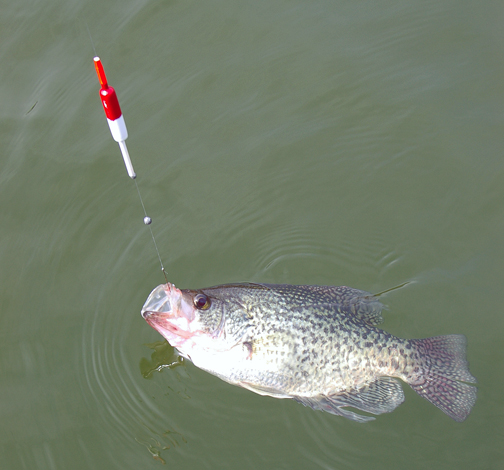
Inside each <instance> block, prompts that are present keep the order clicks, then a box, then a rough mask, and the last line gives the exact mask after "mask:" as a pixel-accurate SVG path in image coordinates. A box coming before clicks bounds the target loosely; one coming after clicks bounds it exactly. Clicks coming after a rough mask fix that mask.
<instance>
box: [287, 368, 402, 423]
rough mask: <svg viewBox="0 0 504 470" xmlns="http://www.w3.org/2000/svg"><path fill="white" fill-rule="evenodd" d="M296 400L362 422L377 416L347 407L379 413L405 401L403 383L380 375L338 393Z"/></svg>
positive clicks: (390, 409)
mask: <svg viewBox="0 0 504 470" xmlns="http://www.w3.org/2000/svg"><path fill="white" fill-rule="evenodd" d="M294 398H295V400H296V401H298V402H300V403H303V405H305V406H310V407H311V408H313V409H315V410H322V411H327V412H328V413H332V414H335V415H339V416H344V417H345V418H348V419H351V420H354V421H358V422H361V423H364V422H367V421H371V420H373V419H375V418H373V417H371V416H363V415H360V414H357V413H354V412H353V411H350V410H348V409H346V407H352V408H355V409H357V410H360V411H364V412H367V413H371V414H375V415H379V414H382V413H390V412H391V411H393V410H394V409H395V408H397V407H398V406H399V405H400V404H401V403H402V402H403V401H404V393H403V391H402V387H401V384H400V383H399V382H398V381H397V380H396V379H393V378H391V377H379V378H378V379H376V380H375V381H374V382H371V383H370V384H368V385H366V386H364V387H362V388H359V389H357V390H351V391H346V392H341V393H338V394H334V395H330V396H325V395H318V396H314V397H294Z"/></svg>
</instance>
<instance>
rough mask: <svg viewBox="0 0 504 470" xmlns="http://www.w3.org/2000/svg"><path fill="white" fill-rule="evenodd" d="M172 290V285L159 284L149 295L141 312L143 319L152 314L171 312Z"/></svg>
mask: <svg viewBox="0 0 504 470" xmlns="http://www.w3.org/2000/svg"><path fill="white" fill-rule="evenodd" d="M172 288H175V286H174V285H173V284H170V283H168V284H161V285H159V286H157V287H156V288H155V289H154V290H153V291H152V292H151V293H150V295H149V297H148V298H147V300H146V302H145V304H144V305H143V307H142V311H141V314H142V317H143V318H144V319H147V317H148V316H150V315H151V314H152V313H170V312H171V311H172V304H171V291H172Z"/></svg>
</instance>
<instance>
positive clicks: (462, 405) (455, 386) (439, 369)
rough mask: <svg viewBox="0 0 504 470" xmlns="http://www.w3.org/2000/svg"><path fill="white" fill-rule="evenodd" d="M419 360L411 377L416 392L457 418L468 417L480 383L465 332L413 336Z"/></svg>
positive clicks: (410, 382)
mask: <svg viewBox="0 0 504 470" xmlns="http://www.w3.org/2000/svg"><path fill="white" fill-rule="evenodd" d="M412 342H413V343H414V344H415V345H416V351H417V354H418V363H417V364H416V366H418V367H415V368H414V370H413V371H412V372H411V373H410V374H409V376H408V378H407V380H408V384H409V385H410V386H411V388H412V389H413V390H415V392H417V393H418V394H419V395H420V396H422V397H424V398H426V399H427V400H429V401H430V402H431V403H432V404H433V405H435V406H437V407H438V408H439V409H440V410H442V411H443V412H444V413H446V414H447V415H448V416H449V417H450V418H452V419H454V420H455V421H459V422H461V421H464V420H465V419H466V418H467V416H468V415H469V413H470V412H471V408H472V407H473V405H474V403H475V402H476V391H477V389H476V387H474V386H473V385H469V384H466V383H463V382H472V383H476V379H475V378H474V377H473V376H472V375H471V373H470V372H469V368H468V363H467V360H466V338H465V336H463V335H447V336H435V337H433V338H425V339H417V340H412Z"/></svg>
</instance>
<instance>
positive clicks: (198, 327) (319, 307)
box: [141, 282, 477, 423]
mask: <svg viewBox="0 0 504 470" xmlns="http://www.w3.org/2000/svg"><path fill="white" fill-rule="evenodd" d="M383 307H384V306H383V305H382V303H381V302H380V301H379V300H378V298H377V296H375V295H373V294H370V293H369V292H365V291H362V290H358V289H354V288H351V287H346V286H315V285H288V284H259V283H240V284H226V285H219V286H214V287H209V288H204V289H196V290H192V289H178V288H177V287H175V285H174V284H171V283H169V282H168V283H167V284H161V285H159V286H158V287H156V288H155V289H154V290H153V291H152V292H151V294H150V295H149V297H148V299H147V301H146V302H145V304H144V306H143V308H142V311H141V314H142V317H143V318H144V319H145V320H146V321H147V323H148V324H149V325H150V326H151V327H153V328H154V329H155V330H157V331H158V332H159V333H160V334H161V335H162V336H163V337H164V338H165V339H166V340H167V341H168V342H169V343H170V345H171V346H173V347H174V348H176V350H177V351H178V352H179V354H180V355H181V356H183V357H185V358H186V359H189V360H190V361H191V362H192V363H193V364H194V365H195V366H196V367H198V368H200V369H202V370H205V371H207V372H209V373H210V374H213V375H215V376H217V377H219V378H220V379H222V380H224V381H226V382H228V383H230V384H233V385H237V386H240V387H243V388H245V389H248V390H250V391H252V392H255V393H258V394H259V395H266V396H271V397H275V398H288V399H293V400H295V401H297V402H299V403H302V404H303V405H305V406H307V407H311V408H313V409H315V410H322V411H325V412H329V413H332V414H334V415H339V416H343V417H345V418H348V419H351V420H353V421H357V422H360V423H363V422H367V421H370V420H373V419H375V418H374V417H373V416H370V415H380V414H382V413H389V412H391V411H393V410H394V409H395V408H397V407H398V406H399V405H400V404H401V403H402V402H403V401H404V392H403V389H402V386H401V382H400V381H399V380H398V379H400V380H402V381H404V382H406V383H407V384H408V385H409V386H410V387H411V388H412V389H413V390H414V391H415V392H416V393H418V394H419V395H420V396H421V397H423V398H425V399H427V400H428V401H429V402H431V403H432V404H433V405H435V406H437V407H438V408H439V409H440V410H441V411H443V412H444V413H446V414H447V415H448V416H449V417H450V418H452V419H454V420H455V421H458V422H462V421H464V420H465V419H466V418H467V416H468V415H469V413H470V411H471V409H472V407H473V406H474V404H475V402H476V392H477V387H476V386H475V385H473V384H476V382H477V381H476V378H475V377H473V376H472V375H471V373H470V372H469V368H468V362H467V359H466V338H465V336H463V335H458V334H452V335H445V336H435V337H431V338H424V339H402V338H399V337H397V336H394V335H392V334H389V333H387V332H386V331H384V330H382V329H380V328H378V325H379V324H381V323H382V322H383V317H382V315H381V312H382V309H383Z"/></svg>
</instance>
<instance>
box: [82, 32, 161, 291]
mask: <svg viewBox="0 0 504 470" xmlns="http://www.w3.org/2000/svg"><path fill="white" fill-rule="evenodd" d="M86 28H87V31H88V34H89V39H91V44H92V46H93V51H94V52H95V57H94V59H93V60H94V65H95V69H96V74H97V75H98V80H99V82H100V85H101V88H100V98H101V101H102V104H103V109H104V111H105V116H106V117H107V122H108V125H109V128H110V133H111V134H112V138H113V139H114V140H115V141H116V142H117V143H118V144H119V148H120V150H121V154H122V157H123V160H124V164H125V166H126V171H127V172H128V176H129V177H130V178H131V179H132V180H133V181H134V182H135V187H136V190H137V193H138V197H139V199H140V203H141V204H142V209H143V212H144V219H143V222H144V224H145V225H147V227H148V228H149V232H150V234H151V237H152V241H153V243H154V248H155V249H156V254H157V257H158V259H159V264H160V265H161V271H162V272H163V275H164V278H165V280H166V283H168V278H167V277H166V271H165V268H164V265H163V261H162V259H161V255H160V254H159V249H158V246H157V243H156V238H155V237H154V232H153V231H152V227H151V224H152V219H151V218H150V217H149V216H148V215H147V211H146V209H145V204H144V202H143V198H142V195H141V194H140V188H139V187H138V183H137V180H136V173H135V170H134V169H133V164H132V163H131V159H130V156H129V152H128V147H127V146H126V139H127V138H128V129H127V128H126V123H125V122H124V117H123V115H122V111H121V107H120V106H119V100H118V99H117V95H116V92H115V90H114V89H113V88H112V87H111V86H109V84H108V83H107V77H106V75H105V71H104V70H103V65H102V63H101V60H100V58H99V57H98V55H97V54H96V49H95V47H94V43H93V39H92V37H91V32H90V31H89V27H88V25H87V22H86Z"/></svg>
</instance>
